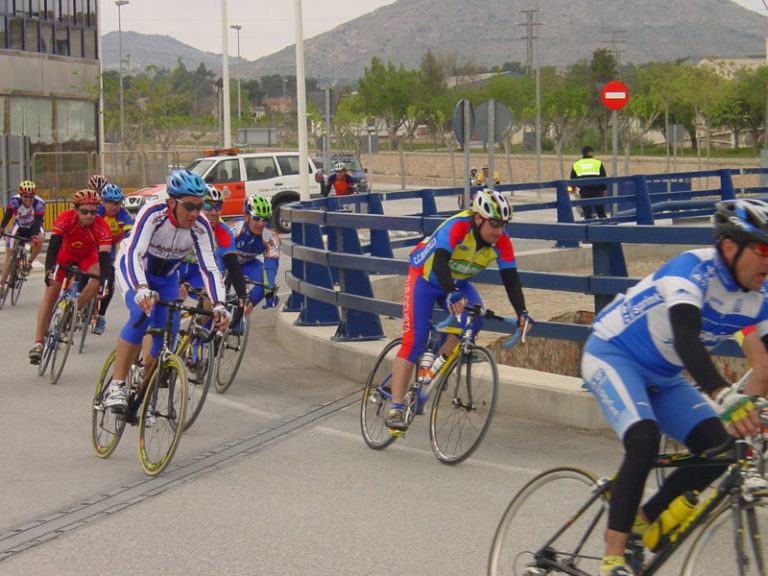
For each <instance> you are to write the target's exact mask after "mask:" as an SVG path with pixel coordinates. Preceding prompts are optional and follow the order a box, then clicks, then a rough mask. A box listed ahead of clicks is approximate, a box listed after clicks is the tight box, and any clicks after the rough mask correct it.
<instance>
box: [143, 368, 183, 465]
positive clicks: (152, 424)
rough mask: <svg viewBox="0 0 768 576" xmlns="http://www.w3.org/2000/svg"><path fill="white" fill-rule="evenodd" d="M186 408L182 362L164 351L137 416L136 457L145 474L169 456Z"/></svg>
mask: <svg viewBox="0 0 768 576" xmlns="http://www.w3.org/2000/svg"><path fill="white" fill-rule="evenodd" d="M186 408H187V378H186V376H185V375H184V364H183V362H182V361H181V359H180V358H179V357H178V356H176V355H175V354H168V355H167V356H165V357H164V358H163V359H162V364H161V365H160V364H159V363H158V366H157V368H156V369H155V373H154V374H153V375H152V379H151V380H150V382H149V384H148V386H147V390H146V392H145V394H144V401H143V402H142V404H141V412H140V416H139V460H140V462H141V467H142V468H143V469H144V472H146V473H147V474H148V475H149V476H155V475H156V474H159V473H160V472H162V471H163V470H165V467H166V466H168V464H169V463H170V461H171V458H173V454H174V453H175V452H176V447H177V446H178V445H179V439H180V438H181V433H182V431H183V429H184V412H185V410H186Z"/></svg>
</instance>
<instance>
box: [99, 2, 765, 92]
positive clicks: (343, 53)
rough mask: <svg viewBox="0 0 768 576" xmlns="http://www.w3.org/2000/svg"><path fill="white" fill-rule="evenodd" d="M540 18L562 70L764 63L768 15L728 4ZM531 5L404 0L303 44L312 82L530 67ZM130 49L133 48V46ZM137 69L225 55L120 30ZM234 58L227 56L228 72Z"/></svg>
mask: <svg viewBox="0 0 768 576" xmlns="http://www.w3.org/2000/svg"><path fill="white" fill-rule="evenodd" d="M539 4H540V6H541V9H540V10H539V11H538V12H536V13H535V15H534V21H535V22H536V23H537V25H535V26H534V27H533V29H534V35H538V36H539V46H540V57H539V61H540V63H541V64H542V65H544V66H547V65H554V66H558V67H565V66H567V65H568V64H571V63H573V62H575V61H577V60H579V59H582V58H585V59H590V58H591V56H592V53H593V52H594V51H595V50H597V49H598V48H607V49H609V50H611V51H614V52H615V53H617V54H618V55H619V59H620V61H621V62H622V63H627V62H633V63H635V64H640V63H643V62H648V61H653V60H678V59H684V58H704V57H729V58H745V57H750V56H752V57H763V56H764V55H765V52H766V37H768V18H766V17H765V16H762V15H760V14H758V13H756V12H752V11H750V10H747V9H746V8H744V7H742V6H740V5H738V4H736V3H734V2H732V0H682V1H670V0H644V1H642V2H637V1H636V0H547V1H546V2H540V3H539ZM530 5H531V2H530V0H529V1H528V2H521V1H519V2H514V1H512V2H510V0H398V1H397V2H394V3H393V4H389V5H386V6H382V7H381V8H378V9H377V10H374V11H373V12H371V13H369V14H366V15H364V16H361V17H359V18H356V19H354V20H351V21H349V22H345V23H344V24H341V25H339V26H337V27H336V28H334V29H333V30H330V31H329V32H325V33H323V34H319V35H317V36H314V37H313V38H309V39H306V40H305V42H304V52H305V66H306V74H307V76H308V77H312V78H318V79H319V80H320V81H321V83H334V82H342V83H343V82H347V81H354V80H356V79H357V78H358V77H360V76H361V75H362V74H363V71H364V69H365V67H366V66H368V65H369V64H370V62H371V58H373V57H374V56H377V57H379V58H380V59H381V60H383V61H384V62H387V61H392V62H393V63H395V64H399V63H401V62H402V63H403V64H404V65H405V66H406V67H407V68H416V67H418V65H419V62H420V60H421V57H422V55H423V54H424V53H425V52H426V51H427V50H428V49H432V51H433V52H434V53H435V54H438V55H453V56H455V57H456V60H457V62H459V63H466V62H472V63H474V64H480V65H486V66H493V65H496V64H503V63H504V62H515V61H517V62H525V61H526V44H527V43H526V41H525V40H524V39H523V37H524V36H525V35H526V29H527V28H526V26H525V22H526V14H525V13H524V12H523V10H526V9H527V8H528V7H529V6H530ZM126 46H129V47H130V48H129V49H127V48H126ZM123 52H124V53H125V54H130V56H131V61H132V62H134V63H135V66H134V68H133V69H134V70H136V69H137V68H138V69H143V68H144V66H146V65H147V64H156V65H158V66H166V67H175V65H176V61H177V59H178V58H179V57H182V58H183V61H184V64H185V66H186V67H187V68H188V69H194V68H196V67H197V65H198V63H199V62H203V63H204V64H205V65H206V67H208V68H210V69H212V70H216V71H218V70H220V68H221V56H220V55H216V54H213V53H210V52H200V51H198V50H195V49H194V48H191V47H189V46H187V45H185V44H182V43H181V42H178V41H175V40H174V39H172V38H170V37H168V36H145V35H141V34H138V33H135V32H124V33H123ZM104 56H105V58H104V61H105V67H107V68H109V67H112V68H114V67H116V66H117V62H118V57H117V33H114V32H113V33H110V34H107V35H105V36H104ZM234 62H235V59H234V58H232V59H230V65H232V64H234ZM295 68H296V57H295V48H294V46H289V47H287V48H284V49H283V50H280V51H279V52H276V53H274V54H271V55H269V56H265V57H263V58H260V59H258V60H256V61H248V60H243V61H242V63H241V67H240V70H241V73H242V75H243V77H244V78H259V77H261V76H264V75H267V74H295Z"/></svg>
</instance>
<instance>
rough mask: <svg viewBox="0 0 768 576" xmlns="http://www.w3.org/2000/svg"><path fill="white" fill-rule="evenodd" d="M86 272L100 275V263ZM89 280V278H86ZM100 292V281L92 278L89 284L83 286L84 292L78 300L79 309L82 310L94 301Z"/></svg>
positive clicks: (91, 266) (89, 267)
mask: <svg viewBox="0 0 768 576" xmlns="http://www.w3.org/2000/svg"><path fill="white" fill-rule="evenodd" d="M86 272H88V274H95V275H98V274H99V264H98V262H97V263H96V264H92V265H90V266H88V268H86ZM86 278H87V277H86ZM98 292H99V281H98V280H96V279H95V278H90V279H89V280H88V282H87V283H86V284H85V286H83V290H82V292H80V297H79V298H78V299H77V309H78V310H81V309H82V308H83V306H85V305H86V304H88V302H90V301H91V300H93V299H94V298H95V297H96V294H98Z"/></svg>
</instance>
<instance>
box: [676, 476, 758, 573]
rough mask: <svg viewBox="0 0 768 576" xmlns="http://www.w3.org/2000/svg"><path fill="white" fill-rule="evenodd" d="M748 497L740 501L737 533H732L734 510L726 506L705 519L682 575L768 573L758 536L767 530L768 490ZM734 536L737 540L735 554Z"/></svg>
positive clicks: (733, 531) (733, 529)
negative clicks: (751, 500)
mask: <svg viewBox="0 0 768 576" xmlns="http://www.w3.org/2000/svg"><path fill="white" fill-rule="evenodd" d="M752 496H754V497H755V500H754V501H753V502H745V503H743V504H742V506H741V507H740V510H739V512H738V513H739V514H740V515H741V522H742V528H743V530H742V531H741V533H737V532H736V529H735V526H734V522H733V519H734V516H733V514H734V513H735V512H734V510H733V508H731V507H730V506H726V507H723V508H721V510H720V511H719V512H717V513H716V514H715V515H713V516H712V517H710V518H709V519H708V520H707V522H706V523H705V524H704V526H703V527H702V529H701V530H700V531H699V533H698V536H696V540H695V541H694V543H693V544H692V546H691V549H690V551H689V552H688V557H687V558H686V559H685V564H684V565H683V570H682V572H681V574H682V576H709V575H710V574H718V575H721V574H742V575H743V576H764V575H765V574H767V573H768V565H766V563H767V562H768V557H767V555H766V551H765V542H764V540H762V538H761V535H764V534H767V533H768V491H762V492H757V493H754V494H753V495H752ZM737 539H738V540H740V541H741V546H740V547H741V551H740V552H738V553H737V551H736V541H737ZM739 560H740V562H739ZM739 564H740V565H741V566H739Z"/></svg>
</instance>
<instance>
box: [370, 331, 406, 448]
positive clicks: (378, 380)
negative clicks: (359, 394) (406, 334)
mask: <svg viewBox="0 0 768 576" xmlns="http://www.w3.org/2000/svg"><path fill="white" fill-rule="evenodd" d="M402 341H403V339H402V338H395V339H394V340H392V341H390V342H389V343H388V344H387V345H386V346H384V350H382V351H381V354H379V357H378V358H377V359H376V364H374V366H373V370H371V373H370V375H369V376H368V380H367V381H366V383H365V390H363V399H362V402H361V404H360V429H361V430H362V432H363V439H364V440H365V443H366V444H368V446H370V447H371V448H373V449H374V450H383V449H384V448H386V447H387V446H389V445H390V444H392V442H394V441H395V440H397V436H393V435H392V434H390V433H389V428H387V425H386V423H385V422H384V420H385V419H386V417H387V415H388V414H389V405H390V404H391V403H392V394H391V391H390V390H391V388H390V387H391V380H392V362H393V361H394V359H395V354H397V350H398V349H399V348H400V344H401V343H402Z"/></svg>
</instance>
